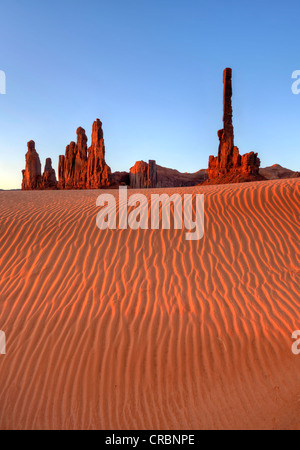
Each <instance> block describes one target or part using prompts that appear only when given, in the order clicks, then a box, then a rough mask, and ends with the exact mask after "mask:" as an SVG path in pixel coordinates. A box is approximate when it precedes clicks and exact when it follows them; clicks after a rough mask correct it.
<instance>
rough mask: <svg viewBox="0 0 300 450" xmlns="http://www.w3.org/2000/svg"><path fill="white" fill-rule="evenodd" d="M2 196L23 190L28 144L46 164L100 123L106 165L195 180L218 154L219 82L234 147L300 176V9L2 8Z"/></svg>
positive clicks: (157, 4) (76, 3) (102, 2)
mask: <svg viewBox="0 0 300 450" xmlns="http://www.w3.org/2000/svg"><path fill="white" fill-rule="evenodd" d="M0 14H1V27H0V50H1V51H0V70H3V71H5V73H6V78H7V93H6V95H0V188H2V189H11V188H19V187H20V184H21V170H22V169H23V168H24V167H25V153H26V149H27V147H26V143H27V141H29V140H31V139H33V140H35V142H36V148H37V151H38V153H39V155H40V158H41V162H42V165H44V163H45V158H46V157H51V158H52V160H53V166H54V168H55V169H56V171H57V164H58V156H59V155H60V154H64V152H65V147H66V145H67V144H68V143H69V142H70V141H72V140H75V138H76V129H77V127H79V126H82V127H84V128H85V130H86V133H87V136H88V138H89V142H90V135H91V130H92V123H93V121H94V120H95V119H96V118H100V119H101V120H102V122H103V129H104V137H105V144H106V161H107V163H108V164H109V165H110V166H111V168H112V170H113V171H115V170H128V169H129V168H130V167H131V166H133V165H134V163H135V161H137V160H142V159H143V160H146V161H148V160H149V159H156V161H157V163H158V164H160V165H163V166H166V167H171V168H175V169H178V170H181V171H183V172H186V171H188V172H195V171H197V170H199V169H201V168H206V167H207V165H208V157H209V155H210V154H215V155H216V154H217V151H218V137H217V131H218V129H220V128H222V89H223V86H222V72H223V69H224V68H225V67H232V69H233V89H234V97H233V108H234V127H235V141H236V145H237V146H238V147H239V148H240V151H241V153H246V152H249V151H252V150H253V151H256V152H258V153H259V155H260V158H261V161H262V166H268V165H272V164H274V163H278V164H281V165H283V166H285V167H288V168H290V169H293V170H299V169H300V156H299V149H300V137H299V123H300V115H299V111H300V95H293V94H292V90H291V86H292V82H293V81H292V78H291V77H292V72H293V71H295V70H299V69H300V58H299V20H300V4H298V5H297V2H295V1H293V2H292V1H285V2H282V1H278V0H275V1H274V0H273V1H269V0H263V1H261V0H260V1H259V0H252V1H251V2H250V1H249V2H248V1H247V2H246V1H237V0H227V1H221V0H217V1H211V0H210V1H201V0H186V1H184V2H183V1H182V0H181V1H178V0H126V1H125V0H95V1H94V0H85V1H81V0H72V1H71V0H60V1H57V0H52V1H51V2H46V1H37V0H26V1H25V0H18V1H17V0H10V1H9V2H7V1H3V0H0Z"/></svg>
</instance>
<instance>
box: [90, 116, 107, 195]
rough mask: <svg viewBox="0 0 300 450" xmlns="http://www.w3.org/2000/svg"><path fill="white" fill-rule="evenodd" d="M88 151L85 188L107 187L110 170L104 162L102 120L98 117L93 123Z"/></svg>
mask: <svg viewBox="0 0 300 450" xmlns="http://www.w3.org/2000/svg"><path fill="white" fill-rule="evenodd" d="M88 153H89V156H88V165H87V188H88V189H89V188H90V189H99V188H101V187H108V186H109V185H110V183H111V170H110V167H109V166H108V165H107V164H106V162H105V145H104V138H103V130H102V122H101V120H99V119H97V120H96V121H95V122H94V123H93V132H92V145H91V147H90V148H89V149H88Z"/></svg>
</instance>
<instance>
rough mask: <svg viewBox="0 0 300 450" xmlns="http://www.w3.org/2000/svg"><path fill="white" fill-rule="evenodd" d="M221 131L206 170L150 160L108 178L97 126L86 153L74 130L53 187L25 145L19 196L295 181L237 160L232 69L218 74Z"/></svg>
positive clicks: (81, 135) (48, 168) (248, 158)
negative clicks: (74, 137) (178, 167)
mask: <svg viewBox="0 0 300 450" xmlns="http://www.w3.org/2000/svg"><path fill="white" fill-rule="evenodd" d="M223 84H224V93H223V129H222V130H220V131H218V137H219V140H220V145H219V151H218V156H216V157H215V156H210V157H209V164H208V170H199V171H198V172H195V173H181V172H179V171H177V170H174V169H168V168H166V167H161V166H159V165H157V164H156V161H154V160H150V161H149V162H148V163H146V162H144V161H138V162H136V163H135V165H134V166H133V167H132V168H131V169H130V170H129V172H115V173H112V172H111V169H110V167H109V166H108V165H107V164H106V161H105V144H104V137H103V130H102V122H101V121H100V120H99V119H97V120H96V121H95V122H94V124H93V129H92V142H91V146H90V147H89V148H88V145H87V142H88V138H87V136H86V134H85V130H84V129H83V128H81V127H79V128H78V129H77V142H71V143H70V144H69V145H68V146H67V147H66V151H65V154H64V155H61V156H59V164H58V181H57V179H56V174H55V170H54V169H53V168H52V162H51V159H50V158H48V159H47V160H46V164H45V169H44V173H43V175H42V174H41V162H40V158H39V155H38V153H37V151H36V149H35V143H34V141H30V142H28V144H27V146H28V151H27V153H26V168H25V170H23V171H22V173H23V182H22V189H23V190H36V189H45V190H48V189H103V188H116V187H118V186H122V185H123V186H124V185H125V186H126V185H127V186H129V187H131V188H133V189H144V188H166V187H185V186H196V185H201V184H204V185H206V184H208V185H209V184H226V183H242V182H247V181H260V180H265V179H276V178H292V177H299V172H293V171H290V170H288V169H284V168H282V167H281V166H278V165H274V166H271V167H267V168H265V169H260V159H259V157H258V154H257V153H254V152H250V153H246V154H245V155H240V152H239V149H238V147H236V146H235V144H234V129H233V124H232V116H233V112H232V69H229V68H227V69H225V70H224V74H223Z"/></svg>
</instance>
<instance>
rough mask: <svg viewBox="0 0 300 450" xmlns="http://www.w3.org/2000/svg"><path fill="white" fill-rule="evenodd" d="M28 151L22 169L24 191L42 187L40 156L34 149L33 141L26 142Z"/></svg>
mask: <svg viewBox="0 0 300 450" xmlns="http://www.w3.org/2000/svg"><path fill="white" fill-rule="evenodd" d="M27 148H28V151H27V153H26V157H25V158H26V166H25V170H23V171H22V174H23V181H22V189H23V190H24V191H32V190H35V189H41V187H42V173H41V170H42V168H41V161H40V157H39V155H38V153H37V151H36V149H35V142H34V141H29V142H28V143H27Z"/></svg>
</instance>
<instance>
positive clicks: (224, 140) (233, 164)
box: [206, 69, 263, 184]
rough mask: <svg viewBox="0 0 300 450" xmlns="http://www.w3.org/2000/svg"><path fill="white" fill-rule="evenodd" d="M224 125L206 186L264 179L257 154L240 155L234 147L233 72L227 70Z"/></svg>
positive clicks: (224, 78)
mask: <svg viewBox="0 0 300 450" xmlns="http://www.w3.org/2000/svg"><path fill="white" fill-rule="evenodd" d="M223 84H224V93H223V111H224V114H223V124H224V127H223V129H222V130H220V131H218V137H219V140H220V145H219V153H218V156H217V157H214V156H210V157H209V167H208V178H209V180H208V181H207V182H206V184H218V183H237V182H242V181H256V180H261V179H263V177H262V176H261V175H260V174H259V167H260V159H259V158H258V155H257V153H254V152H250V153H247V154H245V155H243V156H241V155H240V153H239V149H238V147H235V145H234V130H233V125H232V103H231V99H232V70H231V69H225V70H224V75H223Z"/></svg>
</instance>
